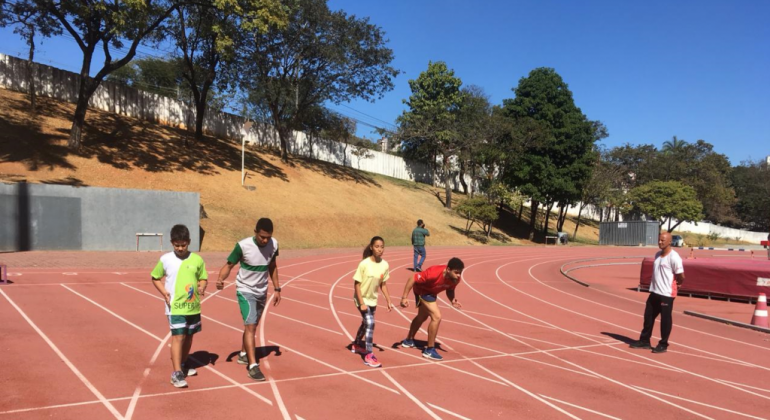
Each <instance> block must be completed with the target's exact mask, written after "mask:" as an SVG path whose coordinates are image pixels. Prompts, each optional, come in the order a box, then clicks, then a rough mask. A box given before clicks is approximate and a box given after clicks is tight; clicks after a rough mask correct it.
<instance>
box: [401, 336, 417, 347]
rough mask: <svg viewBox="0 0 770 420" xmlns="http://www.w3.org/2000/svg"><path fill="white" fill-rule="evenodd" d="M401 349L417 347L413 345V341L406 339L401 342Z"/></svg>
mask: <svg viewBox="0 0 770 420" xmlns="http://www.w3.org/2000/svg"><path fill="white" fill-rule="evenodd" d="M401 347H409V348H414V347H417V346H416V345H415V344H414V340H410V339H408V338H407V339H405V340H404V341H402V342H401Z"/></svg>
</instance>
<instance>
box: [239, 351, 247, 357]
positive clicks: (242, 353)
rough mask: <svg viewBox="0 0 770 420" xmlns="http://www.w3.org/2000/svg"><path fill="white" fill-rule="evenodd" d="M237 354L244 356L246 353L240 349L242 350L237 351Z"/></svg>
mask: <svg viewBox="0 0 770 420" xmlns="http://www.w3.org/2000/svg"><path fill="white" fill-rule="evenodd" d="M238 354H239V355H240V356H245V355H246V352H245V351H242V352H240V353H238Z"/></svg>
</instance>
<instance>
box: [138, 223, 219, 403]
mask: <svg viewBox="0 0 770 420" xmlns="http://www.w3.org/2000/svg"><path fill="white" fill-rule="evenodd" d="M171 244H172V245H173V246H174V252H169V253H167V254H165V255H163V256H162V257H160V261H158V264H157V265H156V266H155V269H154V270H152V274H151V276H152V283H153V285H154V286H155V288H156V289H158V292H160V294H161V295H162V296H163V298H164V299H165V300H166V305H165V306H166V316H167V317H168V323H169V326H170V328H171V364H172V366H173V368H174V371H173V373H172V374H171V384H172V385H174V386H175V387H177V388H185V387H187V381H186V379H185V378H186V377H187V376H195V375H196V374H197V372H196V371H195V369H192V368H188V369H185V366H184V365H185V362H186V361H187V357H188V355H189V354H190V348H191V347H192V342H193V334H195V333H198V332H200V331H201V300H200V296H203V295H204V293H205V291H206V285H207V284H208V280H207V279H208V274H207V273H206V264H205V263H204V262H203V258H201V257H200V255H198V254H193V253H192V252H190V251H189V250H188V249H187V248H188V246H189V245H190V231H189V230H188V229H187V227H186V226H185V225H175V226H174V227H173V228H171ZM164 277H165V282H162V280H163V279H164Z"/></svg>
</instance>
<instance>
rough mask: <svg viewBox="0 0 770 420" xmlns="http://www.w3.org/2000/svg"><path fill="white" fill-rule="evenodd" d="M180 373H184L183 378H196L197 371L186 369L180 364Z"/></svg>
mask: <svg viewBox="0 0 770 420" xmlns="http://www.w3.org/2000/svg"><path fill="white" fill-rule="evenodd" d="M182 372H183V373H184V376H185V378H186V377H188V376H196V375H197V374H198V371H197V370H195V368H191V367H187V366H185V364H184V363H182Z"/></svg>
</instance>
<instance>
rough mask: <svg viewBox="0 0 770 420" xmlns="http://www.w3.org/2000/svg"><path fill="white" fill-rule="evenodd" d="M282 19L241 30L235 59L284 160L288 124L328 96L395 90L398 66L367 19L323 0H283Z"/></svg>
mask: <svg viewBox="0 0 770 420" xmlns="http://www.w3.org/2000/svg"><path fill="white" fill-rule="evenodd" d="M282 4H284V6H285V7H286V8H287V10H288V11H287V16H288V24H287V25H286V26H285V27H276V26H271V27H269V28H268V30H267V31H265V32H254V31H252V32H247V33H245V34H243V35H244V37H243V40H242V48H241V50H240V54H239V57H238V62H239V67H238V69H237V71H238V73H239V74H240V75H241V76H242V77H241V78H240V80H239V84H240V86H241V88H242V89H243V90H244V91H245V92H247V93H248V98H249V103H250V104H251V106H252V107H253V108H254V113H256V114H258V115H261V116H262V117H263V118H264V119H265V120H266V121H269V122H270V123H271V124H272V125H273V127H274V128H275V129H276V131H277V132H278V136H279V138H280V141H281V159H282V160H283V161H288V159H289V155H288V142H289V141H290V139H291V133H292V130H299V129H301V128H302V119H303V118H305V117H306V116H307V115H308V110H310V109H312V108H314V107H317V106H319V105H321V104H323V103H324V102H326V101H329V102H332V103H335V104H339V103H341V102H346V101H350V100H352V99H355V98H362V99H366V100H373V99H374V98H380V97H382V95H383V94H384V93H385V92H387V91H389V90H391V89H393V78H395V77H396V76H397V75H398V73H399V71H398V70H396V69H395V68H393V67H391V66H390V63H391V61H393V51H392V50H390V49H389V48H387V47H386V43H387V41H386V39H385V34H384V33H383V31H382V29H380V28H379V27H378V26H376V25H373V24H371V23H369V20H368V19H367V18H363V19H359V18H357V17H355V16H348V15H347V14H346V13H345V12H343V11H331V10H330V9H329V7H328V5H327V4H326V1H325V0H283V1H282Z"/></svg>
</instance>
